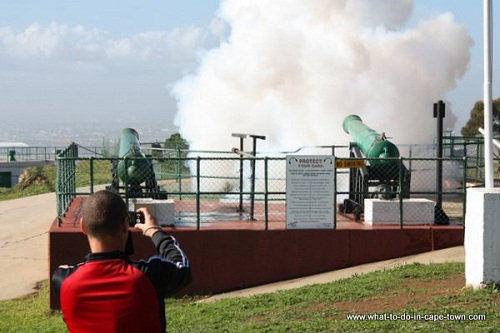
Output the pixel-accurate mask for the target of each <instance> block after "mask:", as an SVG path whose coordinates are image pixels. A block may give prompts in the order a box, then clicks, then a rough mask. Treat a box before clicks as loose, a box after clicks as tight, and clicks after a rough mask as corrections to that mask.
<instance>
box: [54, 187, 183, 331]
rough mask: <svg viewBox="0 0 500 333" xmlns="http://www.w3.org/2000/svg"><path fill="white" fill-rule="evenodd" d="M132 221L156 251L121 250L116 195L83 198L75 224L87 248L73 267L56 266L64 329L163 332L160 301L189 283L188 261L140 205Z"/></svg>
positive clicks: (123, 213)
mask: <svg viewBox="0 0 500 333" xmlns="http://www.w3.org/2000/svg"><path fill="white" fill-rule="evenodd" d="M137 212H138V213H141V214H143V215H144V223H137V224H136V225H135V228H138V229H141V230H142V234H143V235H144V236H145V237H149V238H151V240H152V242H153V244H154V246H155V248H156V251H157V254H158V255H157V256H153V257H151V258H149V259H148V260H140V261H134V260H131V259H130V258H129V256H128V254H127V253H126V250H125V249H126V246H127V240H129V237H130V235H129V233H130V232H129V213H128V207H127V205H126V204H125V202H124V201H123V199H122V198H121V197H120V195H119V194H117V193H114V192H111V191H107V190H103V191H99V192H96V193H94V194H92V195H91V196H89V197H87V198H86V199H85V201H84V203H83V205H82V210H81V219H80V225H81V229H82V231H83V233H84V234H86V235H87V239H88V243H89V246H90V253H89V254H88V255H87V256H86V257H85V260H84V261H83V262H82V263H80V264H78V265H77V266H67V265H63V266H59V268H58V269H57V270H56V271H55V272H54V274H53V276H52V285H53V290H55V292H56V294H57V295H58V296H59V299H60V302H61V310H62V313H63V318H64V321H65V323H66V326H67V328H68V330H69V331H70V332H165V331H166V318H165V301H164V298H165V297H167V296H169V295H172V294H173V293H175V292H176V291H178V290H179V289H181V288H182V287H184V286H186V285H187V284H189V283H190V282H191V269H190V266H189V261H188V259H187V257H186V255H185V254H184V252H183V251H182V250H181V248H180V247H179V244H178V243H177V241H176V240H175V239H174V238H173V237H172V236H170V235H167V234H166V233H165V232H164V231H163V230H162V228H161V227H160V226H159V225H158V224H157V222H156V219H155V218H154V216H152V215H151V214H150V212H149V211H148V210H147V209H146V208H139V209H138V210H137Z"/></svg>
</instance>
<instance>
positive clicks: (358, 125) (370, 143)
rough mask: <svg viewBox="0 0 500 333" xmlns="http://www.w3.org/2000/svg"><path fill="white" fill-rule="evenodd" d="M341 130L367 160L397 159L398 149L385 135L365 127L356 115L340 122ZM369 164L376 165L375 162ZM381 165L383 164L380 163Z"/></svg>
mask: <svg viewBox="0 0 500 333" xmlns="http://www.w3.org/2000/svg"><path fill="white" fill-rule="evenodd" d="M342 128H343V129H344V131H345V132H346V133H347V134H350V135H351V137H352V138H353V139H354V143H355V144H356V145H357V146H358V147H359V149H360V150H361V152H362V153H363V155H365V157H367V158H394V157H399V150H398V148H397V147H396V146H395V145H394V144H393V143H392V142H390V141H389V140H387V138H386V137H385V134H384V133H382V134H379V133H377V132H376V131H374V130H373V129H371V128H370V127H368V126H366V125H365V124H364V123H363V121H362V120H361V118H360V117H359V116H357V115H349V116H347V117H346V118H345V119H344V121H343V122H342ZM370 163H371V164H372V165H373V164H377V160H371V161H370ZM381 163H383V162H381Z"/></svg>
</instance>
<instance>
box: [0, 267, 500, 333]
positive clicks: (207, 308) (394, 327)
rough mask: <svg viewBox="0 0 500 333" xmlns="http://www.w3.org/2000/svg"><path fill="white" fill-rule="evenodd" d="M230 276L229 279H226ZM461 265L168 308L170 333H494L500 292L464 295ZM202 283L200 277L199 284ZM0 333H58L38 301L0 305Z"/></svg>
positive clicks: (59, 327)
mask: <svg viewBox="0 0 500 333" xmlns="http://www.w3.org/2000/svg"><path fill="white" fill-rule="evenodd" d="M228 273H229V272H228ZM463 276H464V264H463V263H462V264H460V263H450V264H433V265H421V264H412V265H407V266H402V267H398V268H396V269H392V270H388V271H384V272H375V273H370V274H366V275H356V276H353V277H351V278H348V279H344V280H340V281H336V282H332V283H328V284H322V285H313V286H307V287H303V288H299V289H294V290H289V291H278V292H275V293H271V294H264V295H256V296H251V297H241V298H230V299H222V300H218V301H212V302H200V300H202V299H203V298H201V297H198V298H197V297H185V298H182V299H168V300H167V318H168V328H169V330H168V331H169V332H171V333H172V332H190V333H193V332H203V333H207V332H385V331H392V332H500V328H499V327H500V305H499V304H500V302H499V301H500V292H499V290H498V289H497V288H495V287H493V286H489V287H487V288H484V289H481V290H471V289H467V288H463V281H464V280H463ZM200 278H202V277H200ZM0 313H1V314H2V320H0V332H64V331H65V326H64V323H63V321H62V319H61V316H60V313H59V311H55V312H51V311H49V310H48V294H47V284H46V283H44V284H43V285H42V286H41V288H40V290H39V291H38V293H37V294H35V295H31V296H28V297H24V298H20V299H15V300H10V301H3V302H0ZM383 313H386V314H392V315H396V314H397V315H402V314H414V315H416V314H419V315H421V316H423V315H448V314H454V315H464V314H465V315H469V314H474V315H477V314H481V315H486V320H476V321H474V320H437V321H431V320H423V319H422V320H365V321H362V320H347V315H351V314H364V315H373V314H380V315H381V314H383Z"/></svg>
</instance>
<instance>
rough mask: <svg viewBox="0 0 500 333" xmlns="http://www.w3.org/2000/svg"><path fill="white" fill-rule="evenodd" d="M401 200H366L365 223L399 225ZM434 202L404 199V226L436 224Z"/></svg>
mask: <svg viewBox="0 0 500 333" xmlns="http://www.w3.org/2000/svg"><path fill="white" fill-rule="evenodd" d="M399 204H400V202H399V200H382V199H365V209H364V214H365V218H364V219H365V222H366V223H368V224H371V225H375V224H377V225H378V224H399V221H400V206H399ZM434 206H435V204H434V201H431V200H427V199H403V222H404V224H405V225H406V224H432V223H434Z"/></svg>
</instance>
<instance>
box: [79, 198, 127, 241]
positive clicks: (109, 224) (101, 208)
mask: <svg viewBox="0 0 500 333" xmlns="http://www.w3.org/2000/svg"><path fill="white" fill-rule="evenodd" d="M127 215H128V207H127V205H126V204H125V202H124V201H123V199H122V198H121V197H120V195H119V194H117V193H114V192H111V191H107V190H102V191H98V192H95V193H94V194H92V195H91V196H89V197H87V198H86V199H85V200H84V202H83V205H82V219H83V225H84V227H85V230H86V232H87V234H89V235H90V236H94V237H99V236H105V235H114V234H116V233H117V232H118V231H119V230H120V228H121V226H122V224H123V220H124V219H125V218H126V217H127Z"/></svg>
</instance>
